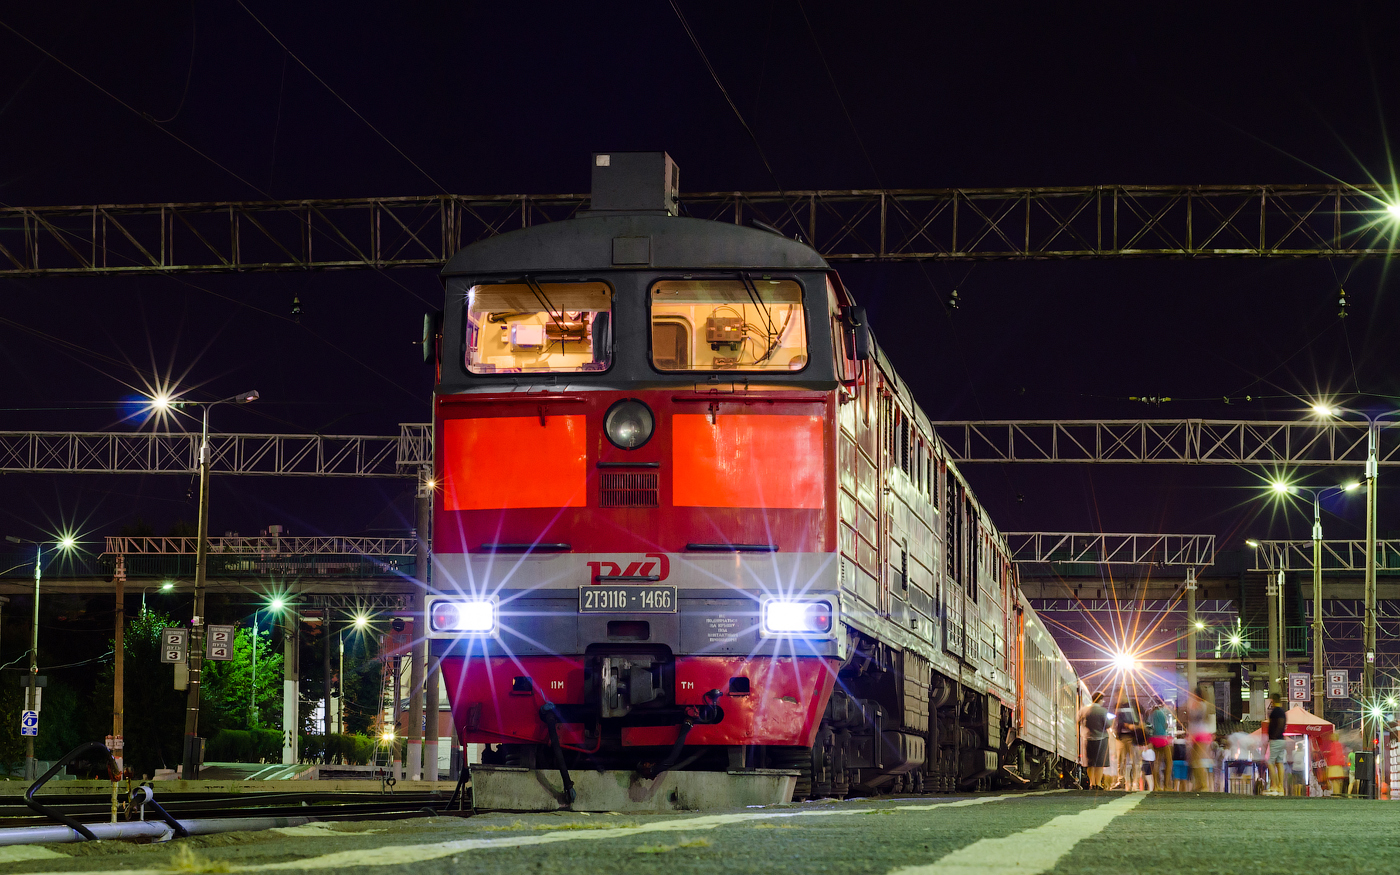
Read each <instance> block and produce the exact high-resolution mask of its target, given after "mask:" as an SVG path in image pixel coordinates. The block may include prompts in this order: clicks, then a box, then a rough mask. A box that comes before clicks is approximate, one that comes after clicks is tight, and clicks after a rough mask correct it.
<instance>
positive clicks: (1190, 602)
mask: <svg viewBox="0 0 1400 875" xmlns="http://www.w3.org/2000/svg"><path fill="white" fill-rule="evenodd" d="M1196 629H1197V627H1196V569H1194V568H1187V569H1186V687H1187V689H1189V690H1190V691H1191V692H1193V693H1195V692H1197V691H1198V690H1197V672H1196Z"/></svg>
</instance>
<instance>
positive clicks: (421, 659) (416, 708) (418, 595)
mask: <svg viewBox="0 0 1400 875" xmlns="http://www.w3.org/2000/svg"><path fill="white" fill-rule="evenodd" d="M427 476H428V475H427V472H426V471H425V472H421V473H420V474H419V475H418V494H417V511H418V513H417V523H418V527H417V535H418V543H417V544H416V550H415V554H416V555H415V557H414V559H415V564H414V571H415V576H416V577H417V578H418V587H417V588H416V589H415V591H414V593H413V598H412V600H411V601H410V604H409V611H410V612H411V614H412V617H413V640H412V644H411V646H410V647H409V652H408V658H409V660H410V661H409V668H408V763H407V766H408V769H407V771H408V779H409V780H410V781H421V780H423V674H424V672H423V668H424V664H425V663H426V662H427V659H428V623H427V617H426V616H425V615H424V613H423V606H424V605H425V604H426V603H427V600H426V599H425V598H424V596H425V595H426V593H427V589H428V562H429V561H430V560H429V558H428V555H429V554H428V537H429V534H428V533H429V532H430V531H431V528H432V520H433V492H432V481H430V480H428V479H427ZM396 707H397V706H396ZM434 716H436V715H434ZM432 735H433V738H434V740H436V737H437V726H436V725H433V726H432ZM433 747H434V749H436V747H437V745H436V744H434V745H433Z"/></svg>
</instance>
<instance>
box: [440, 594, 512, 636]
mask: <svg viewBox="0 0 1400 875" xmlns="http://www.w3.org/2000/svg"><path fill="white" fill-rule="evenodd" d="M498 622H499V610H498V606H497V604H496V600H495V599H494V598H490V599H434V600H432V601H430V602H429V603H428V635H429V637H433V638H445V637H448V636H451V635H494V634H496V629H497V626H498Z"/></svg>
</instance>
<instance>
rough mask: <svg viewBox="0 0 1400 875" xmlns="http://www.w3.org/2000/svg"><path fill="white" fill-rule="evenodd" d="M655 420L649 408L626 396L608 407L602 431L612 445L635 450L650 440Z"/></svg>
mask: <svg viewBox="0 0 1400 875" xmlns="http://www.w3.org/2000/svg"><path fill="white" fill-rule="evenodd" d="M655 427H656V420H655V419H654V418H653V417H652V415H651V408H650V407H647V406H646V405H645V404H643V403H642V402H640V401H637V400H635V399H633V398H628V399H627V400H625V401H619V402H617V403H616V404H614V405H613V406H611V407H609V408H608V412H607V415H606V416H604V417H603V433H604V434H606V435H607V436H608V440H609V441H612V445H613V446H615V447H617V448H618V449H621V450H635V449H636V448H637V447H640V446H641V445H642V444H644V443H646V442H647V441H649V440H651V433H652V431H653V429H655Z"/></svg>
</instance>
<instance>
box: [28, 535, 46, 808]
mask: <svg viewBox="0 0 1400 875" xmlns="http://www.w3.org/2000/svg"><path fill="white" fill-rule="evenodd" d="M43 558H44V548H43V547H42V546H40V545H35V547H34V621H33V623H32V624H31V625H30V627H29V708H30V710H32V711H38V710H39V693H38V690H39V578H40V577H42V576H43V568H42V566H43ZM24 777H25V780H27V781H37V780H38V779H39V761H38V760H36V759H34V736H32V735H30V736H28V737H26V738H25V739H24Z"/></svg>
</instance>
